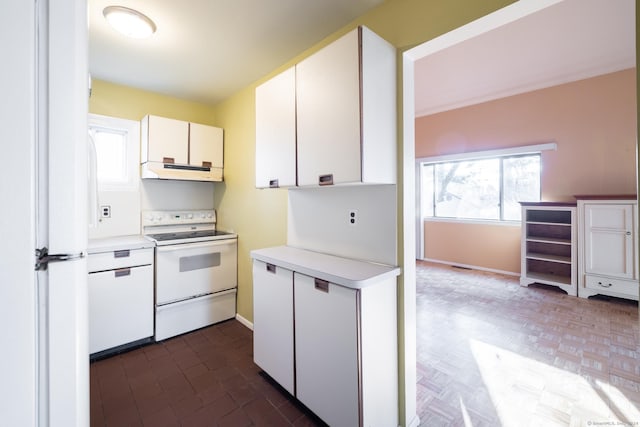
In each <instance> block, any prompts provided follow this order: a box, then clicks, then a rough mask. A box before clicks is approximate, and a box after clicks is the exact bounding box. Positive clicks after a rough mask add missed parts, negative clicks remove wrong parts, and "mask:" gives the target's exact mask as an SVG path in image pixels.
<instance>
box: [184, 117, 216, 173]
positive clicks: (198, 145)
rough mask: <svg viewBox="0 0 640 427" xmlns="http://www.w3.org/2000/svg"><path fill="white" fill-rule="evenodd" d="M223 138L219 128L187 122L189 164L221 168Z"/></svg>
mask: <svg viewBox="0 0 640 427" xmlns="http://www.w3.org/2000/svg"><path fill="white" fill-rule="evenodd" d="M223 140H224V135H223V131H222V129H221V128H217V127H214V126H206V125H201V124H198V123H189V164H190V165H191V166H201V167H211V168H220V169H222V167H223V159H224V149H223Z"/></svg>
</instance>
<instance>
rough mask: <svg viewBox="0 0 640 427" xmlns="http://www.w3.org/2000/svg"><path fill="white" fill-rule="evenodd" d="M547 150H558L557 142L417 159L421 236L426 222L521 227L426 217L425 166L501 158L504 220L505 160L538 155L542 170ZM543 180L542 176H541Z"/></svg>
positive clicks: (497, 221) (509, 222) (508, 222)
mask: <svg viewBox="0 0 640 427" xmlns="http://www.w3.org/2000/svg"><path fill="white" fill-rule="evenodd" d="M547 150H557V144H556V143H555V142H548V143H543V144H535V145H526V146H520V147H510V148H505V149H499V150H485V151H475V152H467V153H459V154H448V155H442V156H433V157H421V158H416V188H417V191H416V198H417V200H416V202H417V205H418V212H417V218H418V221H419V229H420V231H421V234H420V235H423V233H424V222H425V221H433V222H438V221H439V222H458V223H466V224H473V223H476V224H497V225H514V226H516V225H517V226H519V225H520V221H514V220H504V219H474V218H455V217H438V216H432V217H425V216H424V209H423V207H424V204H423V192H424V189H423V182H424V181H423V165H425V164H436V163H452V162H463V161H472V160H482V159H490V158H500V182H499V187H500V218H504V188H503V186H504V176H503V172H504V171H503V159H505V158H513V157H520V156H526V155H536V154H537V155H540V156H541V157H540V159H541V162H540V164H541V168H542V152H543V151H547ZM541 180H542V175H541ZM540 192H541V193H542V185H541V186H540ZM541 195H542V194H541ZM434 197H435V193H434ZM433 203H435V201H434V200H432V204H433ZM433 206H434V214H435V205H433Z"/></svg>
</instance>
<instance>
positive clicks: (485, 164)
mask: <svg viewBox="0 0 640 427" xmlns="http://www.w3.org/2000/svg"><path fill="white" fill-rule="evenodd" d="M547 146H548V148H547ZM537 147H543V148H542V149H549V148H555V144H547V145H544V146H537ZM504 151H505V152H506V153H504V152H503V153H498V152H489V153H475V154H467V155H465V156H464V157H465V158H461V157H462V156H450V157H445V158H434V159H422V160H420V163H419V164H420V176H421V183H420V184H421V192H420V195H421V199H422V200H421V202H422V203H421V204H422V206H421V208H422V217H423V218H452V219H464V220H490V221H520V216H521V215H520V212H521V209H520V203H519V202H524V201H527V202H537V201H540V170H541V162H540V152H539V151H540V150H537V151H538V152H535V153H531V150H530V149H529V150H522V151H528V152H527V153H523V154H518V153H517V152H518V151H519V150H518V149H512V150H504ZM514 152H515V153H514ZM481 154H482V155H481ZM452 157H453V158H452Z"/></svg>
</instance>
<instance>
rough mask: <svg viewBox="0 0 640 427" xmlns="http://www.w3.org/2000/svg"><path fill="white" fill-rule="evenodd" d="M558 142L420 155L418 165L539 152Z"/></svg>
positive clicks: (556, 146) (554, 147)
mask: <svg viewBox="0 0 640 427" xmlns="http://www.w3.org/2000/svg"><path fill="white" fill-rule="evenodd" d="M557 149H558V144H557V143H556V142H547V143H544V144H535V145H523V146H520V147H509V148H501V149H497V150H484V151H469V152H466V153H457V154H443V155H441V156H431V157H420V158H417V159H416V165H422V164H423V163H440V162H452V161H456V160H477V159H483V158H487V157H505V156H512V155H513V156H517V155H520V154H537V153H542V152H543V151H548V150H553V151H555V150H557Z"/></svg>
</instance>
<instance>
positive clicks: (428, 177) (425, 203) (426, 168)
mask: <svg viewBox="0 0 640 427" xmlns="http://www.w3.org/2000/svg"><path fill="white" fill-rule="evenodd" d="M434 168H435V166H434V165H433V164H423V165H422V214H423V215H424V216H433V215H434V212H433V205H434V203H433V196H434V194H433V192H434V187H433V170H434Z"/></svg>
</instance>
